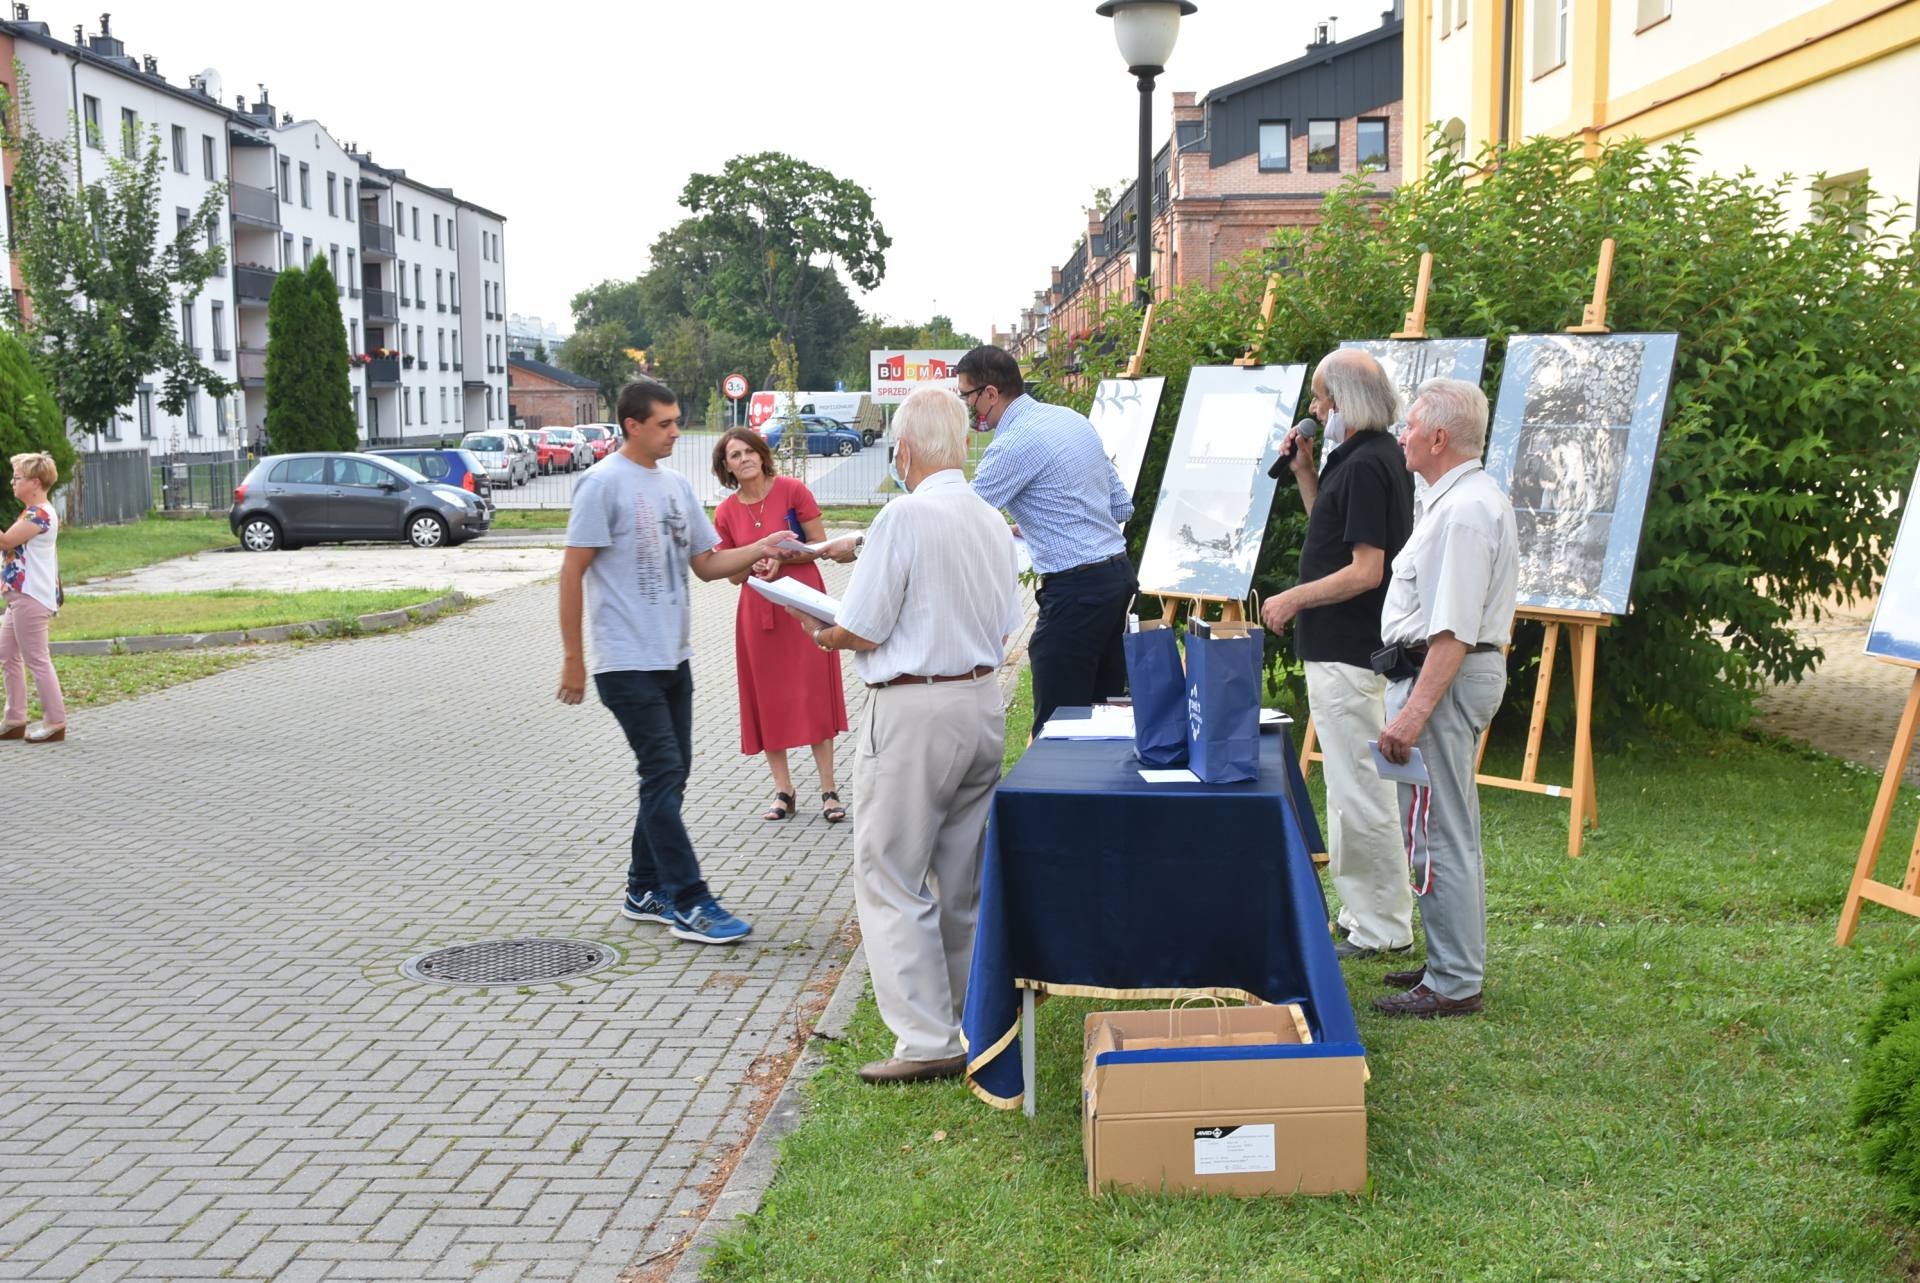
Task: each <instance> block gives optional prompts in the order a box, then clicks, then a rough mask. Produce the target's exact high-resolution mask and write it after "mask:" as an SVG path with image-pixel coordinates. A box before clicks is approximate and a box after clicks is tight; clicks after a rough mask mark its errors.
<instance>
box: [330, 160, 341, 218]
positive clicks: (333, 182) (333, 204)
mask: <svg viewBox="0 0 1920 1283" xmlns="http://www.w3.org/2000/svg"><path fill="white" fill-rule="evenodd" d="M327 214H328V216H329V217H334V218H337V217H339V215H340V194H339V175H337V174H335V173H334V172H333V171H332V170H331V169H329V170H328V171H327Z"/></svg>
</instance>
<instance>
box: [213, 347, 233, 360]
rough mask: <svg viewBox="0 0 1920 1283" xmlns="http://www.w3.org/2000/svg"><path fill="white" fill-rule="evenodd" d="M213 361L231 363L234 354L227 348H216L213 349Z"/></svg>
mask: <svg viewBox="0 0 1920 1283" xmlns="http://www.w3.org/2000/svg"><path fill="white" fill-rule="evenodd" d="M213 359H214V360H216V361H231V360H233V353H232V352H231V351H230V350H229V349H227V348H223V347H218V346H216V347H215V348H214V349H213Z"/></svg>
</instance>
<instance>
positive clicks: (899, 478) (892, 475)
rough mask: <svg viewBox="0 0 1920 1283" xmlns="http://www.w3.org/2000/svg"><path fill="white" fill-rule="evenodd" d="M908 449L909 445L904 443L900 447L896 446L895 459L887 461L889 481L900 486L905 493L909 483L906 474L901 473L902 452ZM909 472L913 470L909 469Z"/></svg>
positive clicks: (894, 448)
mask: <svg viewBox="0 0 1920 1283" xmlns="http://www.w3.org/2000/svg"><path fill="white" fill-rule="evenodd" d="M906 448H907V443H906V442H904V441H902V442H900V443H899V444H898V445H895V446H894V447H893V458H891V459H889V460H887V480H889V481H891V482H893V484H894V485H896V486H899V487H900V489H901V490H902V491H905V490H906V489H907V482H906V474H905V473H903V472H901V471H900V468H901V458H900V452H901V451H902V450H905V449H906ZM907 471H908V472H911V471H913V469H912V468H908V469H907Z"/></svg>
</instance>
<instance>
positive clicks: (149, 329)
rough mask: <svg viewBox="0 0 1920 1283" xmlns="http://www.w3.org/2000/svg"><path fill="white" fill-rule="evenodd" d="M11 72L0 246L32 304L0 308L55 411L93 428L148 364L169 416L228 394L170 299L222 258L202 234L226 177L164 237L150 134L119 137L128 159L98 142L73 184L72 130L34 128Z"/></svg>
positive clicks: (188, 290)
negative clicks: (93, 165) (203, 395)
mask: <svg viewBox="0 0 1920 1283" xmlns="http://www.w3.org/2000/svg"><path fill="white" fill-rule="evenodd" d="M17 78H18V81H19V86H20V89H19V93H18V94H17V95H13V94H8V93H6V91H5V89H4V88H0V146H4V148H5V149H6V151H7V152H8V153H9V154H10V155H11V156H12V157H13V219H12V231H11V233H10V235H9V237H8V240H7V248H8V251H9V253H10V254H11V255H12V257H13V262H14V265H15V266H16V267H17V268H19V270H20V277H21V281H22V283H23V284H24V285H25V286H26V290H25V292H26V295H27V297H28V298H29V299H30V300H31V303H30V305H29V306H28V307H27V308H26V309H25V312H24V314H23V312H22V310H21V309H20V307H19V306H18V304H17V303H16V302H15V301H14V300H13V299H12V298H11V297H9V298H8V299H7V300H6V301H5V303H4V307H5V308H6V314H7V316H8V319H9V323H10V324H11V325H12V326H13V328H14V329H15V330H16V331H17V332H18V333H19V334H20V335H21V337H22V339H23V341H24V342H25V344H26V346H27V349H28V351H29V352H31V353H32V355H33V358H34V361H35V362H36V363H37V364H38V365H39V366H40V368H41V370H42V371H43V372H44V373H45V374H46V376H47V378H48V380H49V382H51V384H52V385H53V390H54V395H55V397H56V398H57V399H58V401H59V404H60V408H61V409H62V410H63V411H64V412H65V413H66V415H67V417H68V418H70V419H71V420H73V422H74V423H75V424H76V425H77V426H78V427H79V428H80V429H81V430H82V431H85V432H92V433H95V434H96V435H97V434H98V433H99V432H100V430H101V429H102V428H103V427H105V426H106V424H107V423H108V422H109V421H110V420H111V419H112V418H113V416H114V415H115V414H116V413H117V412H118V411H119V409H120V407H122V406H124V405H128V404H130V403H131V402H132V401H133V399H134V396H135V394H136V393H137V392H138V390H139V387H140V384H141V382H142V381H143V380H145V379H147V378H149V377H150V376H152V375H154V374H156V373H158V374H159V375H160V376H161V382H162V386H161V395H160V404H161V405H162V406H163V407H164V408H165V409H166V411H167V412H168V413H169V414H179V413H180V412H181V411H182V410H184V409H185V408H186V402H187V398H188V396H189V395H191V394H192V393H193V392H194V391H195V390H196V389H200V388H204V389H206V391H208V392H209V393H211V394H212V395H213V396H215V397H222V396H226V395H228V394H230V393H231V392H232V391H233V385H232V384H230V383H228V382H226V381H225V380H223V379H221V378H220V376H219V375H217V374H215V373H214V372H213V371H212V370H210V369H208V368H207V367H206V366H205V365H203V364H202V363H201V361H200V358H199V357H198V356H197V355H195V354H194V351H193V349H192V347H190V346H189V345H188V343H187V342H186V340H185V339H184V338H183V337H182V335H181V333H180V303H181V302H182V301H183V300H186V301H191V300H193V299H196V298H198V297H199V295H200V291H201V289H202V287H204V286H205V284H206V281H207V278H208V277H210V276H211V275H212V274H213V272H214V271H215V269H217V268H218V267H219V266H220V264H221V263H222V262H223V261H224V260H225V254H226V250H225V247H224V246H222V245H220V244H218V243H216V242H214V241H212V239H211V238H210V237H209V236H208V234H207V229H208V228H209V227H210V226H215V225H217V224H218V222H219V220H220V219H221V218H222V217H223V216H224V214H225V211H226V187H225V185H224V184H215V185H213V186H212V187H211V188H209V189H208V191H207V193H206V195H205V196H204V197H203V198H202V199H201V201H200V204H199V206H198V207H197V208H196V209H195V210H194V211H193V212H192V213H191V214H190V215H189V216H188V218H187V220H186V222H185V223H184V224H183V225H182V226H181V227H180V228H179V230H178V231H177V232H176V233H175V234H174V235H173V236H172V237H171V238H170V239H164V240H163V239H162V238H161V236H160V217H161V212H160V136H159V133H158V131H157V130H156V131H153V132H151V133H149V134H148V136H147V137H146V139H145V140H144V141H145V145H144V146H142V145H140V144H141V140H140V139H138V138H134V139H130V140H129V142H130V144H131V145H132V146H131V149H132V151H133V152H134V158H133V159H125V158H123V157H122V156H119V155H114V154H112V152H111V149H108V150H107V151H106V152H105V153H104V155H105V163H106V167H107V170H106V174H105V176H104V177H100V178H94V179H91V180H88V181H86V182H84V183H76V181H75V175H76V174H78V173H79V172H80V169H79V167H78V162H77V158H76V155H75V146H76V144H75V142H74V139H73V136H72V135H71V134H67V135H62V136H59V137H47V136H45V135H43V134H41V133H40V132H39V131H38V130H36V129H35V128H34V126H33V102H32V97H31V93H30V86H29V84H28V80H27V77H26V75H25V73H24V72H22V73H20V74H19V75H18V77H17ZM76 132H77V131H76Z"/></svg>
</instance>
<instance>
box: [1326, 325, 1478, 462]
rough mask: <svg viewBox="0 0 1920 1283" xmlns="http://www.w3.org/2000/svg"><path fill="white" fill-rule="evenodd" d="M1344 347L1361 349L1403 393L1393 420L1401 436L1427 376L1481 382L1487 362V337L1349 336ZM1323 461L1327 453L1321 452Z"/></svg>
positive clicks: (1394, 428) (1395, 432) (1397, 433)
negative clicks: (1397, 337)
mask: <svg viewBox="0 0 1920 1283" xmlns="http://www.w3.org/2000/svg"><path fill="white" fill-rule="evenodd" d="M1340 346H1341V347H1352V348H1359V349H1360V350H1361V351H1362V352H1365V353H1366V354H1367V355H1368V356H1370V357H1372V358H1373V359H1374V360H1376V361H1378V362H1380V368H1381V369H1383V370H1385V371H1386V372H1387V377H1388V378H1389V379H1391V380H1392V381H1393V386H1394V389H1395V390H1396V391H1398V392H1399V393H1400V417H1399V419H1397V420H1396V421H1395V422H1394V425H1393V432H1394V435H1395V436H1398V435H1399V434H1400V432H1401V430H1402V429H1404V428H1405V427H1406V426H1407V407H1408V406H1410V405H1412V404H1413V398H1414V394H1415V393H1417V392H1418V391H1419V390H1420V385H1421V384H1422V383H1425V382H1426V381H1427V380H1428V379H1465V380H1466V381H1467V382H1468V383H1478V382H1479V381H1480V374H1481V371H1482V370H1484V369H1485V368H1486V364H1487V341H1486V340H1485V339H1348V340H1346V341H1345V342H1343V343H1342V344H1341V345H1340ZM1320 457H1321V463H1322V464H1323V465H1324V464H1325V462H1326V452H1325V451H1322V452H1321V456H1320Z"/></svg>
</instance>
